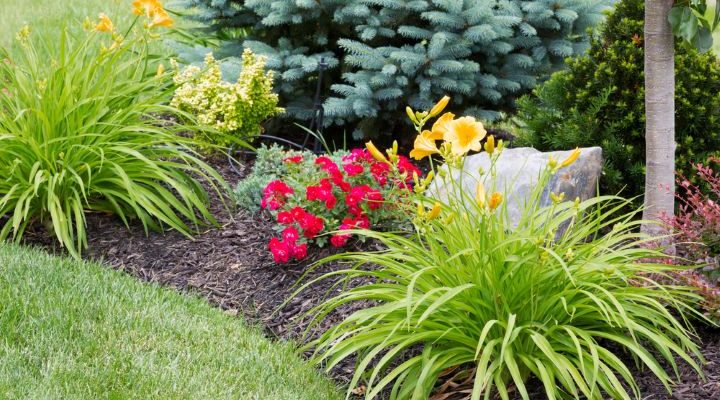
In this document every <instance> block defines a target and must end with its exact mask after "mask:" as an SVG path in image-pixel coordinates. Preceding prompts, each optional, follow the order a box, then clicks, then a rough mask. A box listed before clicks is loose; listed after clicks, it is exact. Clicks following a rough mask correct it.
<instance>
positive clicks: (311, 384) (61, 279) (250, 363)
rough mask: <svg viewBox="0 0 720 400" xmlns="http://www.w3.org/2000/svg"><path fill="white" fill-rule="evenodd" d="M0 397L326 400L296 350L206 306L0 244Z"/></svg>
mask: <svg viewBox="0 0 720 400" xmlns="http://www.w3.org/2000/svg"><path fill="white" fill-rule="evenodd" d="M0 337H2V338H3V340H2V341H1V342H0V359H2V363H0V393H2V394H3V397H5V398H17V399H19V398H58V399H59V398H63V399H73V398H77V399H89V398H122V399H131V398H137V399H151V398H163V399H172V398H186V399H187V398H196V399H223V398H233V399H238V398H241V399H293V400H294V399H335V398H339V397H340V396H339V395H338V392H336V389H335V388H334V386H333V385H332V383H330V382H329V381H328V380H326V379H325V378H323V377H321V376H320V375H319V374H318V373H317V372H315V371H314V370H313V369H311V368H309V367H308V366H306V365H305V364H304V363H303V362H302V361H301V360H300V359H299V358H297V357H296V356H295V353H294V352H293V349H292V345H291V344H289V343H277V342H271V341H269V340H267V339H265V338H264V337H263V336H262V333H261V332H260V331H259V330H257V329H255V328H252V327H248V326H246V325H245V324H244V323H243V322H241V321H240V320H239V319H236V318H231V317H229V316H228V315H225V314H224V313H223V312H222V311H221V310H219V309H217V308H213V307H210V306H209V305H208V304H207V303H206V302H205V301H203V300H201V299H199V298H196V297H192V296H183V295H180V294H178V293H176V292H175V291H172V290H167V289H162V288H159V287H156V286H152V285H148V284H143V283H141V282H140V281H138V280H137V279H135V278H133V277H131V276H128V275H125V274H122V273H119V272H117V271H112V270H110V269H108V268H104V267H102V266H100V265H98V264H94V263H87V262H77V261H72V260H69V259H65V258H57V257H53V256H50V255H47V254H45V253H43V252H42V251H39V250H34V249H30V248H25V247H18V246H11V245H0Z"/></svg>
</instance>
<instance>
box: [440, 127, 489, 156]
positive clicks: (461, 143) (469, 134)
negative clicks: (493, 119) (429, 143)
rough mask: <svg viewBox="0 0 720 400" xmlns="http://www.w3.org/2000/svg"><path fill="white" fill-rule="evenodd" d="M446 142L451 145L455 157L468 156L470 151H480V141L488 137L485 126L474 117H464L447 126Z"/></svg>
mask: <svg viewBox="0 0 720 400" xmlns="http://www.w3.org/2000/svg"><path fill="white" fill-rule="evenodd" d="M447 128H448V130H447V132H446V133H445V141H446V142H448V143H450V145H451V146H452V147H451V151H452V153H453V154H455V155H458V156H460V155H464V154H467V152H469V151H470V150H472V151H480V149H481V145H480V141H481V140H482V139H483V138H484V137H485V135H487V131H485V128H484V127H483V124H482V123H480V122H479V121H476V120H475V118H473V117H462V118H458V119H456V120H453V121H452V122H450V123H448V125H447Z"/></svg>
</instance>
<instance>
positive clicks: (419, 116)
mask: <svg viewBox="0 0 720 400" xmlns="http://www.w3.org/2000/svg"><path fill="white" fill-rule="evenodd" d="M427 115H428V113H427V111H422V112H421V111H415V118H416V119H417V120H418V121H422V120H423V119H425V117H427Z"/></svg>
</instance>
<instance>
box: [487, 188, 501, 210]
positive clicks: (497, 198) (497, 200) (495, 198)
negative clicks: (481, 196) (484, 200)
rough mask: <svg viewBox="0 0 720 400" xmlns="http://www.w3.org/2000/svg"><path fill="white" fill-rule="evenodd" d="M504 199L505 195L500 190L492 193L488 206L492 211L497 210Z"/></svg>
mask: <svg viewBox="0 0 720 400" xmlns="http://www.w3.org/2000/svg"><path fill="white" fill-rule="evenodd" d="M502 201H503V195H502V193H500V192H494V193H493V194H491V195H490V200H488V208H489V209H490V211H493V210H495V209H496V208H498V207H499V206H500V204H501V203H502Z"/></svg>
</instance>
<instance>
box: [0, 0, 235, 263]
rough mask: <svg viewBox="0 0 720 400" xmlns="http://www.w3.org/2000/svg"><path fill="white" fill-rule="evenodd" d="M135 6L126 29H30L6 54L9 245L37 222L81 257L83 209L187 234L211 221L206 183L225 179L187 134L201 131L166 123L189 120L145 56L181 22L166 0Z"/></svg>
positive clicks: (0, 129) (1, 193)
mask: <svg viewBox="0 0 720 400" xmlns="http://www.w3.org/2000/svg"><path fill="white" fill-rule="evenodd" d="M133 5H134V12H135V13H136V14H138V16H137V17H136V19H135V22H133V25H132V26H131V27H130V28H127V29H124V30H123V31H122V33H120V31H119V30H118V28H117V27H115V26H114V24H113V22H112V20H111V19H110V18H109V17H108V16H107V15H104V14H102V15H101V16H100V18H99V20H98V21H97V22H95V23H93V22H91V21H87V22H86V27H87V28H88V29H87V32H85V34H83V35H80V36H78V37H74V36H71V35H70V34H68V33H67V32H66V31H63V32H61V33H59V34H58V36H57V37H53V38H35V37H31V34H30V28H29V27H25V28H23V30H22V31H21V32H20V33H19V34H18V40H19V43H18V49H17V50H18V51H15V52H13V53H10V52H9V51H8V50H5V49H0V60H2V62H1V63H0V87H1V88H2V93H0V177H1V178H0V239H6V238H8V237H13V238H15V239H16V240H20V239H21V238H22V236H23V233H24V232H25V231H26V229H27V227H28V226H29V225H31V224H34V223H39V224H43V225H44V226H45V227H46V228H47V229H48V231H49V232H50V233H51V234H52V235H54V236H55V237H56V238H57V240H58V241H59V243H60V244H61V245H62V246H64V247H65V248H66V249H67V251H68V252H69V253H70V254H72V255H73V256H76V257H79V256H80V252H81V250H82V249H83V248H85V247H86V246H87V238H86V232H85V213H86V212H101V213H111V214H115V215H117V216H118V217H119V218H120V219H121V220H122V221H123V222H124V223H125V224H126V225H127V224H128V223H129V221H130V220H131V219H136V220H138V221H139V222H140V223H141V224H142V225H143V227H144V228H145V230H146V232H147V230H148V229H163V228H173V229H176V230H178V231H180V232H182V233H184V234H186V235H190V234H191V231H192V230H193V229H192V227H197V226H198V225H199V224H202V223H212V222H214V218H213V216H212V215H211V213H210V211H209V210H208V203H209V199H208V194H207V192H206V190H205V189H204V188H203V186H202V185H201V183H200V181H201V180H204V181H205V182H207V184H208V185H209V186H210V187H213V188H214V190H218V189H220V187H224V186H225V184H224V183H223V180H222V178H221V177H220V176H219V175H218V174H217V172H215V171H214V170H213V169H212V168H211V167H210V166H208V165H207V164H205V163H204V162H203V161H202V160H201V159H200V158H198V157H197V156H196V155H195V153H194V152H193V150H192V145H193V144H194V142H193V141H191V140H190V139H187V138H183V137H181V136H180V135H178V133H180V132H185V131H187V130H194V129H198V128H197V127H195V126H188V125H180V124H172V123H169V121H168V120H166V119H165V118H164V117H162V116H168V115H169V116H173V117H182V118H184V119H187V120H190V119H191V118H192V117H191V116H189V115H184V113H182V112H181V111H180V110H177V109H176V108H174V107H171V106H168V105H167V104H168V102H169V100H170V97H171V94H172V84H171V81H170V77H169V76H166V74H163V73H162V68H160V67H158V66H157V65H158V64H157V61H153V60H152V58H151V55H150V54H149V51H148V46H149V43H150V40H151V39H152V38H153V37H156V36H157V35H158V34H159V32H157V29H158V28H160V27H166V26H169V25H171V24H172V20H171V19H170V17H169V16H168V15H167V12H166V11H165V10H164V9H163V8H162V6H161V4H160V3H159V2H157V1H151V0H145V1H141V0H138V1H135V2H134V3H133ZM40 50H42V51H40ZM11 54H13V55H11ZM14 54H17V56H15V55H14ZM40 54H48V57H44V56H41V55H40Z"/></svg>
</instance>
